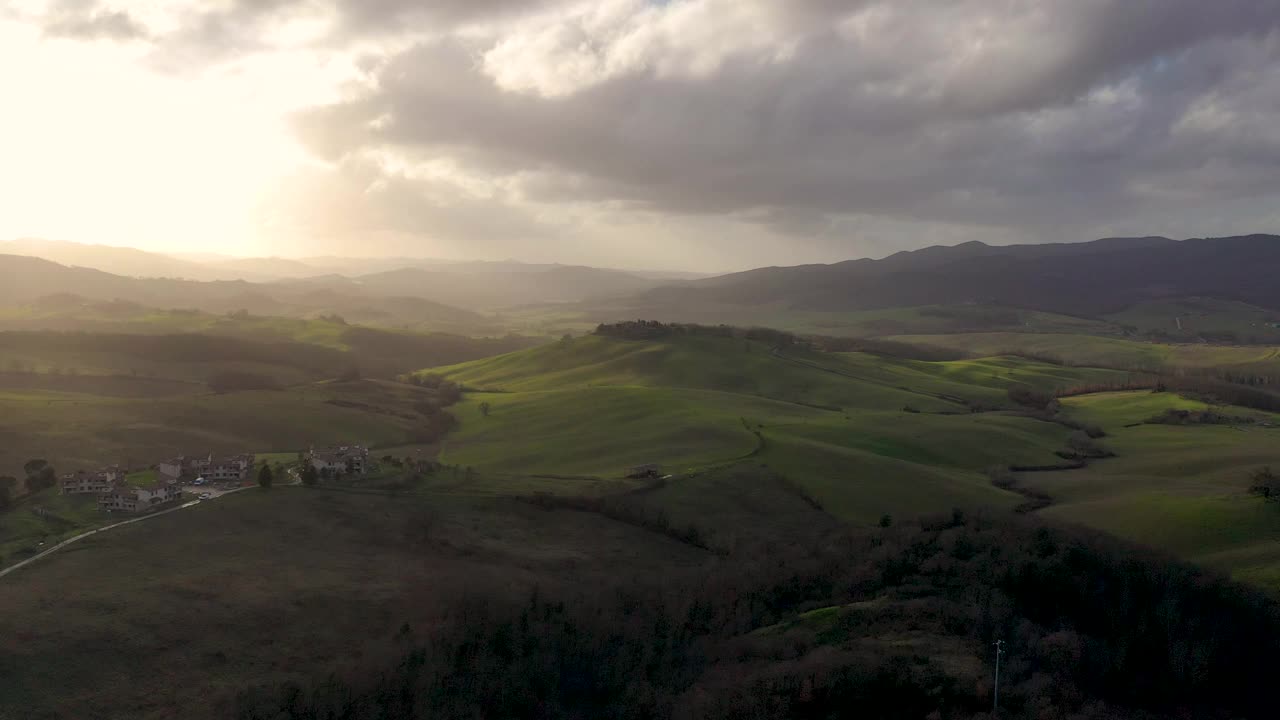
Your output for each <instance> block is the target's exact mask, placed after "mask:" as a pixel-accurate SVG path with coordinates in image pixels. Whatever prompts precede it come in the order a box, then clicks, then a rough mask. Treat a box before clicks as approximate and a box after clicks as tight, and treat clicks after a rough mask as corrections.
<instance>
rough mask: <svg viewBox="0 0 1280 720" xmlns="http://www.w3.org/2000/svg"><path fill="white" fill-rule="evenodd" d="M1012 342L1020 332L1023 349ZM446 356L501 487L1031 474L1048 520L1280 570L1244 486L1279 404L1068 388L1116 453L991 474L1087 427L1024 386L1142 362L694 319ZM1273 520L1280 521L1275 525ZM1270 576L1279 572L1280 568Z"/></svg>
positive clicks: (475, 451) (927, 503)
mask: <svg viewBox="0 0 1280 720" xmlns="http://www.w3.org/2000/svg"><path fill="white" fill-rule="evenodd" d="M943 337H944V339H953V340H956V342H953V343H952V345H953V346H955V347H965V348H966V349H970V350H974V349H977V350H979V351H980V350H983V349H991V350H995V349H997V348H998V349H1002V350H1015V349H1016V350H1022V351H1024V352H1040V353H1045V354H1070V353H1074V355H1073V357H1074V358H1076V359H1078V360H1079V361H1080V362H1082V363H1083V362H1084V361H1087V360H1093V361H1099V362H1107V363H1110V364H1115V365H1119V366H1124V365H1134V364H1136V365H1139V366H1145V365H1148V364H1164V363H1169V362H1177V363H1210V362H1218V361H1221V360H1223V359H1224V358H1225V359H1227V360H1234V361H1236V362H1239V363H1243V364H1249V363H1255V362H1258V361H1264V362H1265V361H1266V359H1267V358H1268V357H1269V356H1270V355H1269V354H1270V353H1272V352H1273V351H1272V350H1270V349H1260V348H1222V347H1219V348H1205V347H1191V346H1173V345H1152V344H1144V343H1136V342H1130V341H1124V340H1119V339H1108V338H1101V337H1092V336H1069V335H1024V334H1008V335H994V336H983V335H979V336H956V337H955V338H951V336H943ZM911 339H912V340H914V341H919V340H921V338H911ZM961 340H963V341H965V342H963V343H961V342H959V341H961ZM1013 341H1022V344H1021V345H1020V346H1019V347H1016V348H1015V347H1009V346H1010V345H1012V344H1014V342H1013ZM434 372H436V373H439V374H442V375H444V376H446V377H448V378H450V379H452V380H455V381H458V382H460V383H463V384H464V385H466V386H467V387H469V388H475V389H477V390H472V391H470V392H468V394H467V399H466V401H465V402H464V403H463V404H462V405H460V406H459V407H458V408H457V414H458V416H459V419H460V421H461V427H460V429H459V430H458V431H456V432H455V433H453V434H452V435H451V436H450V437H449V439H448V440H447V443H446V446H445V449H444V452H443V455H442V458H443V459H444V461H445V462H448V463H456V464H460V465H465V466H471V467H473V468H474V469H475V471H476V472H477V473H478V474H479V475H480V476H481V477H484V478H485V483H484V487H486V488H487V489H488V490H489V491H492V492H502V491H504V490H505V491H507V492H520V491H521V488H526V487H528V488H532V487H536V488H537V489H538V490H541V491H550V492H578V491H581V490H582V489H583V486H582V485H581V484H574V483H575V482H577V481H572V480H570V479H569V476H590V477H596V478H601V479H603V480H602V481H605V480H608V481H612V482H613V483H615V485H614V487H616V483H618V482H622V481H621V477H622V475H623V474H625V471H626V469H627V468H628V467H631V466H634V465H638V464H642V463H658V464H661V465H662V466H663V468H664V472H669V473H674V474H675V475H676V476H677V478H684V477H689V476H697V475H698V474H700V473H702V472H705V471H707V470H709V469H712V468H718V467H724V466H727V465H733V464H734V463H735V462H736V463H738V464H752V465H767V466H768V467H769V468H771V469H773V470H774V471H777V472H779V473H781V474H782V475H783V476H785V477H787V478H789V480H790V481H791V482H793V483H795V485H796V486H797V487H799V488H801V489H802V491H803V492H804V493H806V495H807V496H809V497H810V498H812V499H813V500H814V501H815V502H817V503H819V504H820V505H821V506H822V507H823V508H824V509H825V510H826V511H827V512H829V513H831V514H834V515H836V516H837V517H840V518H842V519H846V520H852V521H854V522H858V523H867V524H870V523H874V522H876V521H878V519H879V518H880V517H881V516H882V515H884V514H889V515H892V516H894V517H899V516H914V515H918V514H921V513H928V512H935V511H947V510H949V509H950V508H952V507H956V506H960V507H989V508H1002V509H1012V508H1014V507H1016V506H1019V505H1021V504H1023V503H1024V502H1025V500H1026V497H1025V495H1024V494H1020V493H1023V492H1025V491H1027V490H1028V489H1029V490H1034V491H1035V492H1039V493H1042V494H1043V495H1045V496H1047V497H1049V498H1050V499H1051V500H1050V502H1051V503H1052V504H1051V505H1050V507H1049V508H1048V509H1046V510H1042V511H1041V512H1042V513H1043V514H1045V515H1046V516H1047V517H1056V518H1061V519H1063V520H1068V521H1070V522H1074V523H1080V524H1085V525H1092V526H1094V527H1098V528H1101V529H1105V530H1108V531H1113V532H1117V533H1119V534H1121V535H1124V536H1126V537H1130V538H1132V539H1135V540H1139V541H1141V542H1148V543H1151V544H1153V545H1156V546H1159V547H1163V548H1166V549H1169V550H1172V551H1174V552H1177V553H1179V554H1181V555H1183V556H1186V557H1191V558H1195V559H1201V558H1202V557H1204V558H1208V557H1209V555H1213V556H1214V557H1213V558H1210V559H1211V560H1212V562H1213V563H1215V564H1216V565H1217V566H1220V567H1223V568H1225V569H1228V570H1231V571H1233V572H1239V573H1241V575H1242V577H1249V578H1261V579H1262V580H1263V581H1265V582H1266V583H1271V584H1277V583H1280V546H1276V547H1275V552H1274V557H1273V556H1272V554H1271V550H1265V549H1264V548H1269V547H1271V546H1270V545H1266V543H1269V542H1271V541H1272V540H1271V538H1272V537H1273V535H1274V536H1275V537H1276V538H1280V512H1277V513H1273V514H1268V513H1267V511H1266V510H1265V509H1259V508H1260V505H1259V501H1257V499H1256V498H1252V497H1250V496H1248V495H1247V493H1245V492H1244V486H1243V483H1245V480H1244V478H1245V477H1246V476H1247V474H1248V472H1249V471H1250V470H1251V469H1253V468H1255V467H1256V466H1259V465H1262V464H1266V463H1268V462H1271V463H1276V464H1280V454H1278V452H1280V451H1277V448H1280V442H1277V441H1280V435H1277V433H1280V431H1277V430H1269V429H1268V428H1266V427H1265V425H1266V424H1269V418H1270V417H1271V416H1269V415H1267V414H1265V413H1261V412H1257V411H1253V410H1248V409H1244V408H1219V409H1218V412H1219V413H1221V414H1224V415H1226V416H1228V417H1243V418H1254V419H1256V420H1259V421H1258V422H1255V423H1253V424H1252V425H1250V426H1249V427H1245V428H1243V429H1242V428H1232V427H1227V426H1194V427H1175V426H1164V425H1141V426H1139V427H1125V426H1128V425H1134V424H1137V423H1142V422H1143V421H1145V420H1148V419H1151V418H1154V417H1156V416H1159V415H1161V414H1163V413H1165V412H1166V411H1169V410H1202V409H1206V408H1207V407H1208V406H1207V405H1206V404H1205V403H1204V402H1201V401H1198V400H1191V399H1187V398H1185V397H1181V396H1179V395H1176V394H1173V393H1151V392H1123V393H1099V394H1093V395H1084V396H1080V397H1071V398H1067V399H1065V400H1063V408H1064V410H1063V415H1064V417H1066V418H1068V419H1070V421H1071V422H1074V423H1077V427H1081V426H1094V427H1101V428H1103V429H1104V430H1105V431H1106V432H1107V433H1108V437H1106V438H1103V439H1102V440H1100V441H1097V442H1100V443H1101V444H1102V445H1103V446H1104V447H1106V448H1107V449H1110V450H1112V451H1114V452H1116V453H1117V454H1118V457H1116V458H1112V459H1104V460H1097V461H1094V462H1092V463H1091V464H1090V465H1089V467H1087V468H1086V469H1083V470H1076V471H1072V472H1059V473H1022V474H1020V476H1019V477H1018V480H1017V484H1018V486H1019V487H1020V488H1021V489H1020V490H1018V491H1017V492H1013V491H1009V490H1003V489H999V488H996V487H994V486H993V485H992V483H991V480H990V477H989V476H988V474H987V471H988V470H989V469H991V468H993V467H1008V466H1023V467H1025V466H1053V465H1057V464H1059V463H1061V462H1063V459H1062V457H1061V456H1060V453H1061V452H1063V451H1065V450H1066V448H1067V446H1068V444H1069V441H1071V438H1072V437H1073V435H1080V433H1079V432H1078V431H1076V430H1074V429H1073V428H1071V427H1068V426H1067V425H1066V424H1063V423H1060V422H1050V421H1046V420H1042V419H1036V418H1034V417H1032V416H1029V415H1027V414H1026V413H1024V412H1019V409H1018V408H1017V407H1016V406H1015V405H1014V404H1013V403H1011V402H1010V400H1009V395H1008V391H1009V389H1010V388H1011V387H1013V386H1015V385H1025V386H1030V387H1032V388H1034V389H1037V390H1039V391H1042V392H1047V393H1052V392H1053V391H1055V390H1060V389H1064V388H1076V387H1082V386H1095V385H1096V386H1107V385H1112V386H1115V385H1121V384H1124V383H1126V382H1130V381H1132V380H1135V379H1140V378H1142V377H1143V376H1141V375H1135V374H1133V373H1130V372H1126V371H1120V370H1107V369H1099V368H1094V367H1087V366H1084V365H1079V366H1069V367H1068V366H1063V365H1057V364H1051V363H1047V362H1038V361H1034V360H1029V359H1026V358H1025V357H1010V356H1000V357H982V358H976V359H971V360H958V361H947V362H925V361H918V360H906V359H901V358H893V357H885V356H882V355H871V354H868V353H819V352H814V351H812V350H808V349H803V348H787V349H775V348H773V347H771V346H770V345H768V344H766V343H763V342H755V341H747V340H745V339H743V338H741V337H737V338H734V337H710V336H697V335H677V336H672V337H662V338H657V339H653V340H643V341H641V340H626V339H620V338H616V337H604V336H589V337H584V338H580V339H577V340H572V341H562V342H559V343H555V344H551V345H546V346H543V347H539V348H534V349H531V350H526V351H521V352H517V353H511V354H508V355H503V356H499V357H494V358H488V359H485V360H479V361H475V362H470V363H464V364H461V365H455V366H449V367H444V368H437V369H436V370H434ZM479 389H482V390H483V391H481V390H479ZM482 406H483V407H485V408H487V411H488V413H487V415H486V414H485V412H483V411H482ZM557 475H559V476H565V479H564V480H563V482H562V483H561V486H560V487H558V488H557V486H556V482H557V481H554V480H549V479H547V477H546V476H557ZM534 476H544V477H541V478H536V479H535V478H534ZM676 482H682V480H679V479H677V480H676ZM1197 508H1199V509H1203V510H1204V513H1203V515H1196V514H1195V513H1197V512H1198V510H1197ZM1180 512H1183V513H1186V514H1185V515H1180V514H1179V513H1180ZM1272 520H1274V521H1275V523H1276V530H1277V532H1276V533H1272V532H1271V530H1269V529H1267V527H1268V526H1267V523H1269V522H1272ZM1224 537H1226V538H1234V539H1230V540H1224V539H1223V538H1224ZM1256 543H1263V545H1262V546H1261V547H1259V546H1258V545H1257V544H1256ZM1206 553H1207V554H1206ZM1221 553H1227V555H1221V556H1220V554H1221ZM1231 553H1237V554H1235V555H1232V554H1231ZM1238 553H1253V554H1252V555H1248V556H1247V558H1241V556H1239V555H1238ZM1271 573H1273V574H1274V579H1273V580H1274V582H1273V580H1268V579H1267V578H1270V577H1271V575H1269V574H1271Z"/></svg>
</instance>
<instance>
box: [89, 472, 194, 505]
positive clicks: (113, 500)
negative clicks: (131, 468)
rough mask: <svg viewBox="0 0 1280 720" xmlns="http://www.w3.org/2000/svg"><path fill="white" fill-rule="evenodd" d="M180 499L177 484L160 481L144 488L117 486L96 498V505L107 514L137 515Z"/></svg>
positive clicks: (180, 494)
mask: <svg viewBox="0 0 1280 720" xmlns="http://www.w3.org/2000/svg"><path fill="white" fill-rule="evenodd" d="M180 497H182V489H181V488H180V487H178V484H177V483H173V482H166V481H165V480H163V479H161V480H160V481H159V482H157V483H156V484H154V485H149V486H146V487H131V486H128V485H118V486H116V487H115V488H113V489H111V490H110V491H108V492H105V493H103V494H102V495H101V496H100V497H99V498H98V505H99V506H100V507H101V508H102V509H103V510H106V511H107V512H128V513H138V512H144V511H146V510H149V509H150V508H153V507H155V506H156V505H159V504H161V503H166V502H169V501H171V500H177V499H178V498H180Z"/></svg>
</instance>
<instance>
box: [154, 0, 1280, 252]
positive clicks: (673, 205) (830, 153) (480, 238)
mask: <svg viewBox="0 0 1280 720" xmlns="http://www.w3.org/2000/svg"><path fill="white" fill-rule="evenodd" d="M316 11H318V12H320V14H321V15H323V16H325V17H327V18H329V19H330V20H331V21H332V22H331V23H330V24H329V26H328V29H327V30H326V31H325V32H324V34H323V35H324V36H323V37H322V38H320V39H318V40H314V42H315V43H317V44H318V45H320V46H322V47H324V48H326V49H327V50H334V49H340V48H353V47H358V48H359V49H360V52H362V53H367V55H365V56H364V57H365V59H364V60H361V61H360V62H359V67H360V68H361V69H362V70H363V71H364V72H365V73H366V75H365V81H364V83H363V84H362V85H360V86H358V87H356V88H354V89H350V90H349V91H348V92H347V93H346V94H345V96H344V99H343V100H342V101H340V102H338V103H335V104H333V105H329V106H325V107H317V108H312V109H310V110H306V111H303V112H300V113H299V114H298V115H297V117H296V118H295V121H294V126H295V129H296V132H297V134H298V137H299V138H300V139H301V140H302V141H303V142H304V144H305V145H306V147H308V148H309V149H310V150H311V152H313V153H314V154H315V155H316V156H317V157H318V158H321V159H324V160H326V161H328V162H329V163H330V169H329V170H327V171H324V172H321V173H320V177H323V180H322V181H321V180H318V179H316V178H312V179H311V180H308V181H306V182H299V184H298V186H297V187H295V188H293V189H292V190H291V192H292V195H291V197H292V198H293V200H291V201H290V202H286V203H284V205H285V206H286V207H290V208H293V209H294V210H295V211H296V213H297V214H299V216H301V215H305V213H306V210H305V208H306V207H307V206H308V202H307V200H306V198H307V197H314V198H317V200H316V202H315V204H316V205H317V206H322V205H325V202H326V201H325V200H323V198H329V201H328V205H327V206H326V210H325V211H324V212H322V213H320V215H324V216H326V217H327V216H329V215H334V217H333V219H332V220H333V221H332V222H329V223H327V224H326V226H327V227H329V228H345V229H344V230H343V231H344V232H348V233H350V234H351V235H352V236H362V234H367V233H377V232H389V233H396V234H398V235H402V236H413V235H415V234H416V235H420V236H422V237H430V238H440V237H448V238H452V239H453V241H454V242H466V241H468V240H473V241H474V242H475V243H476V244H477V246H480V245H484V244H486V243H488V244H491V245H495V246H497V245H501V246H502V248H503V249H502V250H501V252H503V253H504V254H505V253H506V252H507V249H506V247H507V245H508V244H509V242H511V241H503V240H500V239H498V238H499V237H500V236H502V237H506V238H523V237H526V236H527V237H535V238H538V239H539V242H555V240H556V238H555V235H556V231H555V229H554V228H555V227H556V225H555V223H556V222H562V221H564V218H565V217H569V216H573V217H576V218H579V219H581V218H583V217H586V218H588V220H585V221H583V222H581V223H576V224H575V223H570V224H569V225H564V226H562V227H561V232H562V233H563V236H564V238H562V242H564V243H565V247H566V248H568V247H571V246H573V245H574V244H575V243H576V244H577V246H580V245H581V243H582V242H583V239H582V238H583V233H596V234H602V233H607V232H608V231H609V229H610V228H617V232H618V233H619V236H620V237H622V236H625V235H626V233H627V232H631V231H634V228H636V227H641V226H644V227H648V226H653V227H661V228H662V231H663V232H668V233H670V234H671V236H672V237H675V238H678V239H679V242H678V243H676V245H679V244H680V243H684V244H686V245H692V244H700V245H701V246H702V247H704V248H714V249H715V252H717V253H720V254H723V253H724V252H725V249H726V247H730V246H732V242H731V241H730V240H726V239H725V238H733V237H749V238H751V239H750V240H743V241H742V242H741V246H742V247H743V252H742V253H741V256H740V257H736V258H735V260H734V261H735V262H738V261H741V262H776V261H779V260H785V259H788V258H789V257H790V253H789V249H788V248H791V249H794V248H797V247H804V248H806V252H808V253H809V255H808V256H806V257H807V258H808V259H813V258H816V257H824V258H835V257H839V256H844V255H856V254H861V253H863V252H871V251H875V252H883V251H888V250H891V249H894V248H906V247H915V246H920V245H923V244H928V243H929V242H935V241H936V242H958V241H963V240H968V239H995V240H998V241H1005V242H1007V241H1014V240H1029V241H1040V240H1086V239H1091V237H1094V236H1097V235H1104V234H1125V233H1129V234H1147V233H1165V234H1170V235H1175V236H1188V235H1195V234H1230V233H1233V232H1240V231H1249V230H1276V229H1277V228H1276V227H1275V226H1274V225H1275V223H1277V222H1280V219H1278V218H1277V211H1276V210H1275V209H1274V208H1276V207H1277V205H1280V124H1277V123H1276V122H1275V118H1276V117H1280V72H1277V71H1278V70H1280V0H1214V1H1213V2H1208V1H1206V0H1073V1H1072V2H1060V1H1059V0H951V1H949V2H945V3H941V2H936V1H934V0H892V1H891V0H673V1H671V2H658V1H656V0H650V1H645V0H599V1H598V2H575V1H574V0H535V1H523V2H522V1H518V0H491V1H489V2H477V1H476V0H440V1H438V2H429V3H422V2H412V1H410V0H234V1H233V2H231V3H230V4H219V5H217V6H216V7H214V8H212V9H207V8H206V9H202V8H200V7H195V8H192V9H191V10H190V12H188V13H187V15H186V21H185V22H184V23H182V24H181V27H180V28H178V29H177V30H175V31H172V33H171V34H170V35H169V36H168V37H167V38H161V39H158V40H157V41H156V42H157V46H158V47H169V48H175V47H176V48H178V49H179V51H180V54H179V55H176V56H175V57H177V59H178V62H177V63H176V65H177V66H182V65H183V64H184V63H185V62H186V61H187V60H188V59H190V58H197V60H198V59H200V58H203V59H205V60H206V61H208V62H218V61H220V58H226V57H232V58H234V57H236V56H237V54H240V55H244V54H247V53H251V52H261V51H269V50H270V49H271V48H272V44H273V42H276V38H277V37H278V36H280V33H277V32H276V29H277V28H278V27H279V26H280V24H281V23H283V22H285V21H287V20H288V19H289V18H291V17H297V16H298V14H299V13H308V12H316ZM442 164H443V166H444V167H448V168H453V169H454V170H453V171H442V170H440V168H441V167H442ZM420 166H431V167H432V168H434V169H433V170H432V171H430V172H418V171H417V170H416V169H417V168H419V167H420ZM451 182H454V183H460V184H461V185H467V187H468V188H469V189H467V190H466V191H462V190H460V189H459V188H460V185H456V186H451V185H450V183H451ZM486 183H487V184H489V185H490V186H491V188H497V190H493V191H491V192H483V191H480V192H477V191H475V187H476V186H477V184H478V185H481V186H483V185H485V184H486ZM339 189H340V191H341V192H340V196H341V202H336V201H334V195H333V193H335V192H338V191H339ZM334 208H345V210H343V211H342V212H341V213H336V211H333V209H334ZM486 209H487V211H486ZM331 211H332V212H331ZM335 213H336V214H335ZM337 215H341V216H342V217H337ZM548 218H552V219H548ZM295 219H298V220H300V222H298V223H295V224H298V225H302V226H313V225H314V223H309V222H307V221H306V219H305V218H300V217H299V218H295ZM646 223H647V224H648V225H646ZM317 231H318V230H317ZM516 242H518V241H516Z"/></svg>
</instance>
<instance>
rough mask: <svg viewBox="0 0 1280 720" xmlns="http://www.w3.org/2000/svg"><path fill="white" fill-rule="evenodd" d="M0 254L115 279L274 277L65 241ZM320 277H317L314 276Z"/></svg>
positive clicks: (3, 248) (2, 245) (7, 248)
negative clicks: (101, 273)
mask: <svg viewBox="0 0 1280 720" xmlns="http://www.w3.org/2000/svg"><path fill="white" fill-rule="evenodd" d="M0 253H4V254H10V255H25V256H29V257H38V258H42V259H45V260H51V261H53V262H56V263H60V264H62V265H69V266H76V267H84V268H93V269H95V270H101V271H103V272H109V273H112V274H114V275H124V276H127V277H142V278H183V279H187V280H203V281H209V280H259V281H261V280H270V279H272V277H273V276H272V275H270V274H265V273H261V272H257V271H254V270H252V269H250V268H239V267H235V266H230V265H220V264H207V263H199V262H193V261H191V260H184V259H180V258H176V257H170V256H168V255H162V254H160V253H153V252H146V251H145V250H138V249H136V248H130V247H116V246H113V245H84V244H81V243H74V242H66V241H62V240H42V239H38V238H22V239H18V240H11V241H8V242H0ZM314 274H318V273H314Z"/></svg>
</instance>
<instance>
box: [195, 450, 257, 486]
mask: <svg viewBox="0 0 1280 720" xmlns="http://www.w3.org/2000/svg"><path fill="white" fill-rule="evenodd" d="M253 460H254V457H253V455H232V456H229V457H224V458H214V459H212V460H210V461H209V464H208V466H206V467H205V469H204V479H205V480H208V481H209V482H235V483H242V482H245V481H246V480H248V479H249V476H250V475H251V474H252V472H253Z"/></svg>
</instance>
